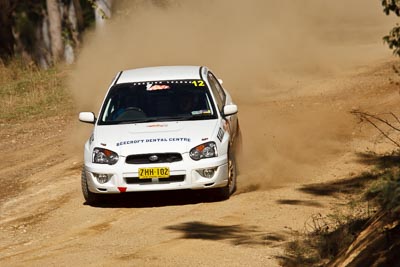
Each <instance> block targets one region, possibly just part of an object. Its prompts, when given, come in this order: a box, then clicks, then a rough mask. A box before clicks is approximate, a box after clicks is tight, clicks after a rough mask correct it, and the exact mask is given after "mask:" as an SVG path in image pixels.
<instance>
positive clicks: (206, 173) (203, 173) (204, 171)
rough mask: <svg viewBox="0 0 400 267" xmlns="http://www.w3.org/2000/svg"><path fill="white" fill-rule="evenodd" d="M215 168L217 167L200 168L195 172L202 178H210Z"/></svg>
mask: <svg viewBox="0 0 400 267" xmlns="http://www.w3.org/2000/svg"><path fill="white" fill-rule="evenodd" d="M216 169H217V168H209V169H201V170H197V172H198V173H199V174H200V175H201V176H203V177H204V178H212V177H213V176H214V173H215V170H216Z"/></svg>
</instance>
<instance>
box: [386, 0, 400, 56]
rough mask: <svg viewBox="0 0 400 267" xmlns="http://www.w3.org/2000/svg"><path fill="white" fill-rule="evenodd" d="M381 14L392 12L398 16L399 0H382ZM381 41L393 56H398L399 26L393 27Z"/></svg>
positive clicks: (399, 43) (399, 52) (399, 12)
mask: <svg viewBox="0 0 400 267" xmlns="http://www.w3.org/2000/svg"><path fill="white" fill-rule="evenodd" d="M382 6H383V12H385V14H386V15H389V14H390V12H393V13H394V14H396V15H397V16H400V0H382ZM383 41H384V42H385V43H387V44H388V45H389V48H390V49H393V54H395V55H397V56H400V26H398V25H397V26H396V27H394V28H393V29H392V30H391V31H390V32H389V34H388V35H386V36H384V37H383Z"/></svg>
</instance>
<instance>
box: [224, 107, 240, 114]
mask: <svg viewBox="0 0 400 267" xmlns="http://www.w3.org/2000/svg"><path fill="white" fill-rule="evenodd" d="M236 113H238V107H237V106H236V105H234V104H230V105H225V106H224V109H223V116H231V115H235V114H236Z"/></svg>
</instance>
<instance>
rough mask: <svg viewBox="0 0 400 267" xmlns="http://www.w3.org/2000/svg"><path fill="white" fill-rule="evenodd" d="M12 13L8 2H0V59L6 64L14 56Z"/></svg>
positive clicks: (4, 0)
mask: <svg viewBox="0 0 400 267" xmlns="http://www.w3.org/2000/svg"><path fill="white" fill-rule="evenodd" d="M12 11H13V6H12V5H11V1H10V0H0V59H1V60H2V61H3V62H7V61H8V60H9V59H10V58H11V57H12V56H13V54H14V36H13V34H12V24H13V20H12Z"/></svg>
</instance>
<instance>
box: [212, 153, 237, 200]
mask: <svg viewBox="0 0 400 267" xmlns="http://www.w3.org/2000/svg"><path fill="white" fill-rule="evenodd" d="M236 176H237V173H236V160H235V155H234V154H233V153H232V152H229V153H228V184H227V185H226V186H225V187H222V188H216V192H215V193H216V196H217V198H218V199H221V200H226V199H229V197H230V196H231V195H232V194H233V193H234V192H235V190H236Z"/></svg>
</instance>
